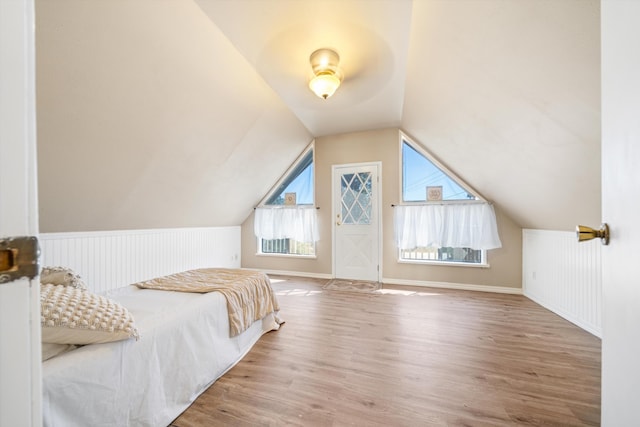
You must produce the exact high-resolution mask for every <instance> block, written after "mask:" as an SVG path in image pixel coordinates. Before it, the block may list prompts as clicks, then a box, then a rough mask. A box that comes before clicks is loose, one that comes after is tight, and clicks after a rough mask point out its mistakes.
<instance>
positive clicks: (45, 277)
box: [40, 267, 87, 289]
mask: <svg viewBox="0 0 640 427" xmlns="http://www.w3.org/2000/svg"><path fill="white" fill-rule="evenodd" d="M40 283H42V284H43V285H46V284H47V283H51V284H53V285H64V286H71V287H74V288H78V289H87V285H86V284H85V283H84V281H83V280H82V278H81V277H80V275H78V274H77V273H76V272H75V271H73V270H72V269H70V268H67V267H43V268H42V271H41V272H40Z"/></svg>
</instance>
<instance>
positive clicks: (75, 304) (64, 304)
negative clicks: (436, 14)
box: [40, 283, 140, 344]
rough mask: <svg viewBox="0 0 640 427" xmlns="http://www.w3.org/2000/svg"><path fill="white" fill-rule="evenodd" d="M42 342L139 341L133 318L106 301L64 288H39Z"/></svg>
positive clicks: (80, 291)
mask: <svg viewBox="0 0 640 427" xmlns="http://www.w3.org/2000/svg"><path fill="white" fill-rule="evenodd" d="M40 309H41V316H42V317H41V319H40V321H41V325H42V342H43V343H56V344H95V343H104V342H111V341H119V340H125V339H128V338H135V339H136V340H137V339H138V338H139V337H140V336H139V335H138V331H137V329H136V327H135V324H134V320H133V316H132V315H131V313H129V310H127V309H126V308H125V307H123V306H121V305H120V304H118V303H117V302H115V301H112V300H110V299H109V298H107V297H104V296H101V295H96V294H94V293H91V292H89V291H86V290H83V289H78V288H74V287H71V286H64V285H52V284H50V283H49V284H44V285H40Z"/></svg>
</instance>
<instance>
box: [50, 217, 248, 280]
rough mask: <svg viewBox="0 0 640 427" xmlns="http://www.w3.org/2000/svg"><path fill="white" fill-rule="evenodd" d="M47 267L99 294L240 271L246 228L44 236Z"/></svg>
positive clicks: (79, 233) (55, 234) (128, 231)
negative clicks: (201, 273)
mask: <svg viewBox="0 0 640 427" xmlns="http://www.w3.org/2000/svg"><path fill="white" fill-rule="evenodd" d="M40 245H41V252H42V253H41V259H40V262H41V265H42V266H65V267H70V268H72V269H73V270H74V271H76V272H77V273H78V274H80V276H81V277H82V278H83V280H84V281H85V282H86V283H87V285H88V286H89V288H90V289H91V290H93V291H94V292H104V291H107V290H110V289H115V288H119V287H122V286H127V285H130V284H132V283H135V282H139V281H141V280H147V279H151V278H154V277H158V276H164V275H167V274H173V273H177V272H180V271H184V270H190V269H194V268H204V267H223V268H239V267H240V227H239V226H237V227H211V228H179V229H157V230H126V231H99V232H74V233H42V234H40Z"/></svg>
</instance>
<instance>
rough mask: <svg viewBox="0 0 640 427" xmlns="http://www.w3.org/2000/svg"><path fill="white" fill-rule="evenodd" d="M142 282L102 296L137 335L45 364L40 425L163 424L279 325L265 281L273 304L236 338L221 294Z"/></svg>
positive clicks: (166, 423)
mask: <svg viewBox="0 0 640 427" xmlns="http://www.w3.org/2000/svg"><path fill="white" fill-rule="evenodd" d="M242 271H243V272H246V271H245V270H242ZM196 272H198V273H200V272H202V270H196ZM185 273H189V274H191V273H193V272H185ZM254 273H255V272H254ZM181 274H183V273H181ZM257 274H259V275H262V276H264V278H266V281H267V284H268V280H269V279H268V277H267V276H266V275H264V274H262V273H257ZM175 276H176V275H172V276H167V277H165V278H163V282H164V283H167V282H171V278H172V277H175ZM201 277H204V276H202V275H201ZM165 279H168V280H165ZM145 283H147V282H145ZM140 285H141V284H137V285H131V286H127V287H124V288H121V289H117V290H115V291H111V292H110V293H109V294H108V295H106V297H108V298H109V299H110V300H112V301H114V302H116V303H118V304H120V305H121V306H123V307H126V309H127V310H128V311H129V312H130V314H131V316H132V317H133V318H134V319H135V327H136V329H137V334H138V335H139V339H138V340H136V339H134V338H130V339H125V340H120V341H115V342H107V343H100V344H90V345H84V346H81V347H79V348H76V349H73V350H72V351H68V352H66V353H64V354H61V355H59V356H56V357H53V358H51V359H48V360H46V361H44V362H43V366H42V371H43V375H42V376H43V424H44V426H49V427H71V426H118V427H120V426H167V425H169V424H170V423H171V421H173V420H174V419H175V418H176V417H177V416H178V415H180V413H182V412H183V411H184V410H185V409H186V408H187V407H188V406H189V405H190V404H191V403H192V402H193V401H194V400H195V399H196V397H197V396H198V395H200V394H201V393H202V392H203V391H204V390H206V389H207V388H208V387H209V386H210V385H211V384H212V383H213V382H214V381H215V380H216V379H218V378H219V377H220V376H222V375H223V374H224V373H225V372H226V371H228V370H229V369H230V368H231V367H233V366H234V365H235V364H236V363H237V362H238V361H239V360H240V359H242V357H243V356H244V355H245V354H246V353H247V352H248V351H249V350H250V349H251V347H252V346H253V345H254V344H255V342H256V341H257V340H258V339H259V338H260V337H261V336H262V335H263V334H264V333H266V332H268V331H271V330H277V329H278V328H279V325H280V323H282V322H281V320H279V318H278V307H277V301H276V300H275V294H274V293H273V290H272V289H271V287H270V285H268V293H270V294H271V296H272V298H273V302H274V304H275V306H274V307H272V309H271V310H270V311H269V312H268V313H267V314H266V315H264V316H260V318H259V319H258V320H255V321H251V322H248V323H247V324H246V325H244V326H243V327H242V328H240V329H241V330H239V331H237V333H236V334H235V335H234V333H233V329H234V328H233V325H232V323H233V321H232V323H230V317H229V310H228V301H227V298H226V297H225V296H224V295H223V293H221V292H207V293H199V292H197V291H194V290H191V291H187V292H176V291H174V290H160V289H157V288H156V289H144V288H142V287H141V286H140ZM240 299H241V300H243V301H244V300H246V299H247V298H246V297H241V298H240ZM245 302H250V301H245ZM232 335H234V336H232Z"/></svg>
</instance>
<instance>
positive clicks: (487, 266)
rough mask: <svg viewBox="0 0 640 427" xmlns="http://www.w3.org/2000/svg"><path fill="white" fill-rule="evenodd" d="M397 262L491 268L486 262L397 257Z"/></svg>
mask: <svg viewBox="0 0 640 427" xmlns="http://www.w3.org/2000/svg"><path fill="white" fill-rule="evenodd" d="M398 264H421V265H434V266H444V267H471V268H491V265H490V264H487V263H470V262H449V261H431V260H426V259H425V260H419V259H399V260H398Z"/></svg>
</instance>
